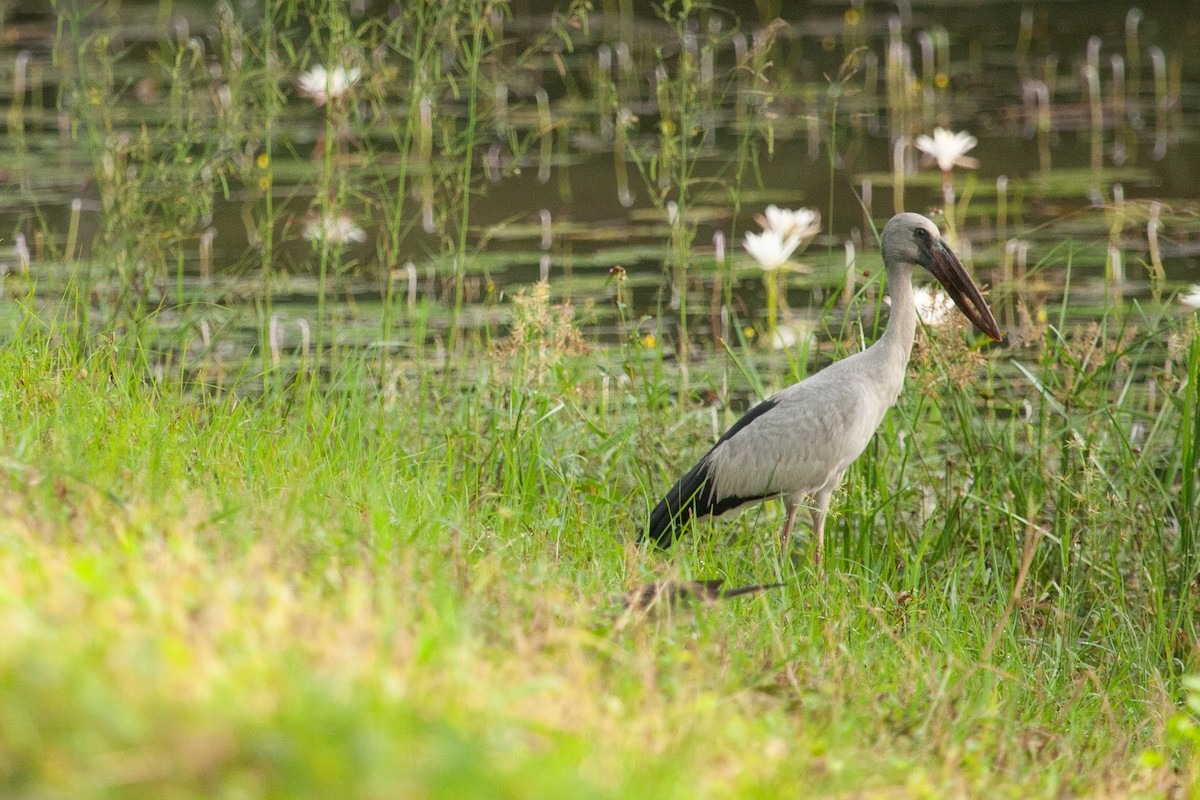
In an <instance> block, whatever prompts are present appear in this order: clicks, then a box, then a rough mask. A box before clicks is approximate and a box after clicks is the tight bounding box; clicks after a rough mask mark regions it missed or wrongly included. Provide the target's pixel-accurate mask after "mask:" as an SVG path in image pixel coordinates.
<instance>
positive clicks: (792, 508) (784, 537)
mask: <svg viewBox="0 0 1200 800" xmlns="http://www.w3.org/2000/svg"><path fill="white" fill-rule="evenodd" d="M784 504H785V505H786V507H787V519H785V520H784V521H783V530H781V531H780V532H779V552H780V553H781V554H783V553H786V552H787V551H788V544H789V543H790V542H791V537H792V526H793V525H795V524H796V512H797V511H799V510H800V504H799V503H797V502H796V501H794V500H785V501H784Z"/></svg>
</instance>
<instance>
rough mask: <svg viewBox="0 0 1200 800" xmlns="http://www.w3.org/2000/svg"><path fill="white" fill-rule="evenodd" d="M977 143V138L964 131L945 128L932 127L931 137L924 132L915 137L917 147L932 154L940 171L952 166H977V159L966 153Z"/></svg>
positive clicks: (968, 167)
mask: <svg viewBox="0 0 1200 800" xmlns="http://www.w3.org/2000/svg"><path fill="white" fill-rule="evenodd" d="M977 144H979V140H978V139H976V138H975V137H974V136H972V135H971V134H969V133H967V132H966V131H959V132H958V133H954V132H953V131H948V130H946V129H945V128H934V129H933V138H930V137H928V136H925V135H924V134H922V135H920V136H918V137H917V149H918V150H920V151H921V152H922V153H926V154H927V155H930V156H932V157H933V160H934V161H936V162H937V165H938V167H939V168H940V169H941V170H942V172H949V171H950V170H952V169H953V168H954V167H963V168H965V169H975V168H977V167H978V166H979V161H978V160H976V159H974V158H969V157H968V156H967V155H966V153H967V152H968V151H970V150H972V149H973V148H974V147H975V145H977Z"/></svg>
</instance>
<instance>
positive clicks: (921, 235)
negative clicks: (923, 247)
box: [916, 228, 929, 243]
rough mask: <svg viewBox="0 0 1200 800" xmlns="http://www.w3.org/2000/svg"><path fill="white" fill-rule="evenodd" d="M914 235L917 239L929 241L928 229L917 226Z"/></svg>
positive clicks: (924, 241) (923, 241)
mask: <svg viewBox="0 0 1200 800" xmlns="http://www.w3.org/2000/svg"><path fill="white" fill-rule="evenodd" d="M916 237H917V241H919V242H922V243H926V242H928V241H929V231H927V230H925V229H924V228H917V232H916Z"/></svg>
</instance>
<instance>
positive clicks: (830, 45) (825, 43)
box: [821, 36, 837, 53]
mask: <svg viewBox="0 0 1200 800" xmlns="http://www.w3.org/2000/svg"><path fill="white" fill-rule="evenodd" d="M836 47H837V39H835V38H834V37H832V36H826V37H824V38H823V39H821V49H822V50H824V51H825V52H826V53H832V52H833V51H834V48H836Z"/></svg>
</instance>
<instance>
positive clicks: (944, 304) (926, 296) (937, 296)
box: [884, 286, 956, 328]
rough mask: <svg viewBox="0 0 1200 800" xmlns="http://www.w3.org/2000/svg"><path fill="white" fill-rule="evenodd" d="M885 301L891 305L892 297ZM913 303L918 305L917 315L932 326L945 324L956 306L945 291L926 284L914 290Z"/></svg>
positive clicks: (927, 324) (886, 298)
mask: <svg viewBox="0 0 1200 800" xmlns="http://www.w3.org/2000/svg"><path fill="white" fill-rule="evenodd" d="M884 302H886V303H887V304H888V305H889V306H890V305H891V304H892V298H890V297H885V298H884ZM913 305H915V306H916V307H917V316H918V317H920V318H921V322H923V323H925V325H926V326H928V327H930V328H936V327H938V326H939V325H945V324H946V322H947V321H948V320H949V319H950V312H951V311H952V310H953V309H954V308H956V306H955V305H954V301H953V300H951V299H950V298H949V297H947V296H946V293H945V292H943V291H940V290H939V291H936V292H935V291H932V290H930V289H929V288H927V287H925V286H921V287H918V288H916V289H914V290H913Z"/></svg>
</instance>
